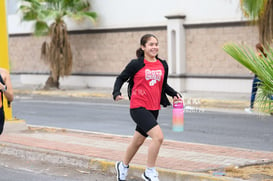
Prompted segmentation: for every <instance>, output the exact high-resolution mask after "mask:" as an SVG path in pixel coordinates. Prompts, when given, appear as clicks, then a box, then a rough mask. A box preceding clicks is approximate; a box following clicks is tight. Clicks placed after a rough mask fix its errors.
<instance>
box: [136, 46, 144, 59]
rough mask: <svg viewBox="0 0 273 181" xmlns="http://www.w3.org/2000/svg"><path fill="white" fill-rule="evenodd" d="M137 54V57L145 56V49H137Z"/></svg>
mask: <svg viewBox="0 0 273 181" xmlns="http://www.w3.org/2000/svg"><path fill="white" fill-rule="evenodd" d="M136 56H137V58H139V57H144V51H143V50H142V49H141V48H139V49H137V50H136Z"/></svg>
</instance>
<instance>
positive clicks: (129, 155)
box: [123, 131, 146, 165]
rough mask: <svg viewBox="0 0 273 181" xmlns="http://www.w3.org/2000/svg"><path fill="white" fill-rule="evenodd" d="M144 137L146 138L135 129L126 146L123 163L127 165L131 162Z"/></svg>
mask: <svg viewBox="0 0 273 181" xmlns="http://www.w3.org/2000/svg"><path fill="white" fill-rule="evenodd" d="M145 139H146V137H145V136H143V135H141V134H140V133H139V132H137V131H135V134H134V136H133V140H132V141H131V143H130V144H129V146H128V147H127V150H126V153H125V156H124V159H123V164H125V165H129V163H130V162H131V160H132V159H133V157H134V156H135V154H136V152H137V151H138V149H139V147H140V146H141V145H142V144H143V142H144V141H145Z"/></svg>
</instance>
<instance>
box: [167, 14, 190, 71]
mask: <svg viewBox="0 0 273 181" xmlns="http://www.w3.org/2000/svg"><path fill="white" fill-rule="evenodd" d="M165 18H167V19H168V23H167V39H168V64H169V73H170V74H173V75H181V74H185V73H186V48H185V41H186V40H185V28H184V21H185V18H186V16H185V15H167V16H165Z"/></svg>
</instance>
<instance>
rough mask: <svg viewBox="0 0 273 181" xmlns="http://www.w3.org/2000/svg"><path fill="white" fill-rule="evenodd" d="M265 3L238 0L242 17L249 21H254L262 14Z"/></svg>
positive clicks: (256, 0)
mask: <svg viewBox="0 0 273 181" xmlns="http://www.w3.org/2000/svg"><path fill="white" fill-rule="evenodd" d="M266 3H267V0H240V4H241V9H242V11H243V13H244V15H245V16H246V17H248V18H250V19H251V20H256V19H257V18H259V17H260V16H261V15H262V14H263V13H264V9H265V5H266Z"/></svg>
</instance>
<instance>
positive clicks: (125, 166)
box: [121, 162, 129, 168]
mask: <svg viewBox="0 0 273 181" xmlns="http://www.w3.org/2000/svg"><path fill="white" fill-rule="evenodd" d="M121 163H122V166H123V167H124V168H129V165H125V164H124V163H123V162H121Z"/></svg>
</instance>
